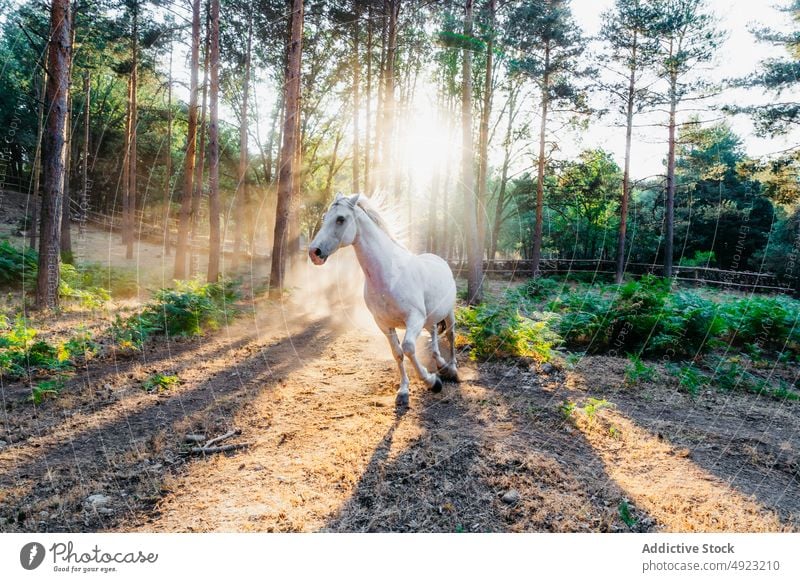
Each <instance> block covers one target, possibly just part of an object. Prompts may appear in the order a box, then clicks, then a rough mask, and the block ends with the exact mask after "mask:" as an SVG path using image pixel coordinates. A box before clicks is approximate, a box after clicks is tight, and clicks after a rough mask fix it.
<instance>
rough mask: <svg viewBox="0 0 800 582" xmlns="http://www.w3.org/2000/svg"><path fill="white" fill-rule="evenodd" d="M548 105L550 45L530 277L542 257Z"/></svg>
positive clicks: (544, 81)
mask: <svg viewBox="0 0 800 582" xmlns="http://www.w3.org/2000/svg"><path fill="white" fill-rule="evenodd" d="M549 105H550V43H549V42H548V43H546V44H545V49H544V78H543V79H542V123H541V126H540V128H539V167H538V171H537V175H536V224H535V227H534V232H533V249H532V251H531V275H532V276H533V277H538V276H539V262H540V260H541V257H542V231H543V224H544V215H543V210H544V209H543V207H544V164H545V145H546V137H547V112H548V108H549Z"/></svg>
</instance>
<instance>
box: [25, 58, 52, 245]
mask: <svg viewBox="0 0 800 582" xmlns="http://www.w3.org/2000/svg"><path fill="white" fill-rule="evenodd" d="M45 52H48V51H45ZM47 62H48V57H47V54H45V57H44V66H43V67H42V82H41V84H40V85H39V86H38V89H37V97H38V99H39V124H38V129H37V131H36V153H35V154H34V158H33V199H32V206H33V209H32V211H31V227H30V231H29V233H28V246H30V247H31V248H32V249H35V248H36V232H37V226H38V224H39V208H40V207H41V204H42V203H41V192H40V191H39V179H40V178H39V177H40V176H41V174H42V139H43V137H44V103H45V93H46V92H47V67H48V65H47Z"/></svg>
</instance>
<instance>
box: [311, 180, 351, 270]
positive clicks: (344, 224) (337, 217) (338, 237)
mask: <svg viewBox="0 0 800 582" xmlns="http://www.w3.org/2000/svg"><path fill="white" fill-rule="evenodd" d="M359 197H360V194H354V195H353V196H342V195H341V194H337V195H336V199H335V200H334V201H333V202H332V203H331V205H330V206H329V207H328V211H327V212H326V213H325V215H324V216H323V217H322V226H321V227H320V229H319V232H318V233H317V236H315V237H314V240H312V241H311V244H310V245H309V246H308V256H309V257H310V258H311V262H312V263H314V264H315V265H322V264H324V263H325V261H326V260H328V257H329V256H331V255H332V254H333V253H335V252H336V251H337V250H339V249H340V248H342V247H346V246H349V245H351V244H353V242H355V239H356V235H357V234H358V225H357V224H356V205H357V204H358V200H359Z"/></svg>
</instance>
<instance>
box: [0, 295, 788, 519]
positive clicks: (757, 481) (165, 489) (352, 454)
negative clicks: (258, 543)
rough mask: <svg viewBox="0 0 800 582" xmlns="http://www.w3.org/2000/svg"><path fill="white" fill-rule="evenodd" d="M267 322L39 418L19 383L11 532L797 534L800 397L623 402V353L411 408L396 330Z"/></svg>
mask: <svg viewBox="0 0 800 582" xmlns="http://www.w3.org/2000/svg"><path fill="white" fill-rule="evenodd" d="M257 312H258V315H257V316H253V315H250V316H244V317H243V318H241V319H240V320H239V321H238V322H237V323H235V324H233V325H231V326H230V327H229V328H228V329H226V330H223V331H222V332H219V333H218V334H217V335H216V336H214V337H212V338H205V339H200V340H192V341H183V342H177V343H174V342H172V343H162V344H157V345H154V346H153V347H152V349H151V350H150V351H149V352H147V353H146V354H143V355H142V357H141V358H134V359H130V360H119V359H117V360H113V359H112V360H111V361H106V362H101V363H98V364H97V365H96V367H95V368H94V369H92V370H91V371H90V372H89V373H87V374H86V375H85V377H84V379H83V380H82V381H81V380H80V379H79V380H76V382H75V383H73V384H74V385H72V386H71V387H70V390H69V391H68V394H67V395H65V396H64V397H62V398H59V399H58V400H55V401H51V402H48V403H47V404H45V405H44V406H42V407H40V408H39V409H38V410H37V411H36V412H35V413H33V412H32V409H31V407H30V406H25V405H24V404H23V403H22V402H21V401H20V400H19V399H20V398H21V393H16V392H14V390H13V387H6V388H5V391H4V395H5V397H6V408H7V412H6V414H5V417H4V420H3V422H4V426H3V428H4V431H3V432H4V434H7V435H9V437H8V438H9V441H7V444H6V445H5V446H4V447H3V448H2V449H0V486H2V487H1V488H0V491H2V493H0V504H2V507H0V519H2V520H3V521H2V522H0V524H1V525H2V527H3V529H4V530H8V531H20V530H21V531H29V530H47V531H65V530H71V531H74V530H81V531H93V530H98V529H114V530H118V531H130V530H141V531H251V530H253V531H319V530H323V531H378V530H391V531H587V530H588V531H629V530H630V529H634V530H638V531H650V530H680V531H694V530H701V531H720V530H724V531H734V530H736V531H761V530H781V529H796V528H798V526H799V522H798V515H799V514H800V511H798V509H800V508H798V500H800V484H798V450H800V447H798V435H797V433H796V428H792V427H796V422H795V419H796V414H797V409H796V406H795V407H791V408H790V407H781V406H777V405H772V404H770V405H769V407H768V408H765V403H771V402H772V401H767V400H765V399H758V398H755V397H750V396H746V395H740V394H737V395H735V397H731V398H729V399H722V398H719V397H715V396H714V395H709V396H706V397H704V398H703V399H702V401H701V402H693V401H690V400H689V399H687V398H686V397H685V396H684V395H683V394H679V393H677V392H675V391H674V390H673V389H671V388H667V387H664V386H659V385H647V386H644V387H641V388H637V389H622V388H620V386H621V384H622V382H621V380H622V376H621V374H622V369H623V367H624V362H623V361H620V360H613V359H609V358H588V359H585V360H583V361H582V362H581V363H580V364H579V365H578V367H577V368H576V369H575V370H572V371H569V372H563V371H558V370H554V371H551V372H550V373H549V374H547V373H541V372H540V373H536V372H535V371H534V370H531V369H528V368H524V367H517V366H512V365H506V364H501V363H498V364H485V365H480V366H476V365H475V364H473V363H470V362H469V361H468V360H466V359H462V375H463V378H464V381H463V382H462V383H461V384H460V385H454V384H450V385H446V386H445V390H444V392H443V393H442V394H441V395H434V394H430V393H428V392H425V391H424V390H423V389H422V387H421V386H420V385H419V384H415V385H414V386H413V388H412V405H411V408H410V409H409V410H408V411H407V412H406V413H405V414H398V412H397V411H396V410H395V407H394V385H395V369H394V362H393V361H392V360H391V359H390V357H389V354H388V349H386V348H385V347H384V345H383V339H382V338H380V337H377V336H375V335H372V334H371V333H369V332H367V331H364V330H360V329H355V330H354V329H353V326H352V324H350V323H348V322H346V321H345V322H342V323H343V324H344V325H339V324H337V322H335V321H332V320H330V319H329V318H314V317H310V318H308V317H304V316H302V315H301V314H298V313H296V312H287V311H285V310H282V309H281V308H280V307H279V306H265V307H264V308H263V309H258V310H257ZM154 371H161V372H165V371H166V372H170V373H175V374H177V375H178V376H179V377H180V378H181V384H180V385H179V386H178V387H175V388H173V389H170V390H169V391H167V392H165V393H162V394H148V393H146V392H144V391H143V390H142V389H141V381H142V380H143V379H144V378H145V377H147V375H149V374H150V373H153V372H154ZM597 375H599V376H600V377H601V378H603V380H602V381H601V382H597V381H595V382H593V383H592V384H591V385H587V383H588V381H587V378H589V377H592V376H597ZM589 395H593V396H594V397H597V398H604V399H607V401H608V402H610V403H613V405H614V406H609V407H607V408H602V409H601V410H599V411H598V412H597V413H596V414H594V415H592V416H591V418H590V417H589V416H588V415H586V414H583V413H580V412H577V413H574V414H573V415H572V416H571V417H570V418H565V416H564V414H563V412H562V404H563V402H564V401H566V400H570V401H574V402H576V403H578V404H579V405H580V404H581V403H583V402H585V401H586V398H587V397H588V396H589ZM9 405H10V409H9ZM579 407H580V406H579ZM234 427H235V428H238V429H241V431H242V434H241V435H239V436H237V437H236V438H235V439H231V441H230V442H248V443H250V447H249V448H248V449H246V450H240V451H235V452H233V453H231V454H228V455H221V454H220V455H213V456H210V457H208V458H205V459H202V458H194V457H191V458H190V457H187V456H186V455H184V454H182V453H183V452H184V451H185V448H186V447H185V445H184V444H183V439H184V436H185V435H186V434H196V433H202V434H205V435H207V436H209V437H211V436H215V435H218V434H222V433H224V432H226V431H227V430H228V429H231V428H234ZM98 495H99V496H102V497H99V498H98V497H92V496H98ZM98 500H99V501H98ZM623 500H626V501H625V504H627V508H628V511H629V512H630V514H631V516H630V519H627V521H628V523H625V520H623V518H622V517H621V515H622V512H621V510H620V504H621V502H622V501H623Z"/></svg>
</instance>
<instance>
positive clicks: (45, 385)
mask: <svg viewBox="0 0 800 582" xmlns="http://www.w3.org/2000/svg"><path fill="white" fill-rule="evenodd" d="M63 388H64V380H63V378H62V377H61V376H59V377H58V378H54V379H51V380H42V381H41V382H37V383H36V384H35V385H34V386H33V387H32V388H31V397H30V400H31V402H33V403H34V404H36V405H37V406H38V405H39V404H41V403H42V402H43V401H44V399H45V398H47V397H53V396H58V394H59V393H60V392H61V390H63Z"/></svg>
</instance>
